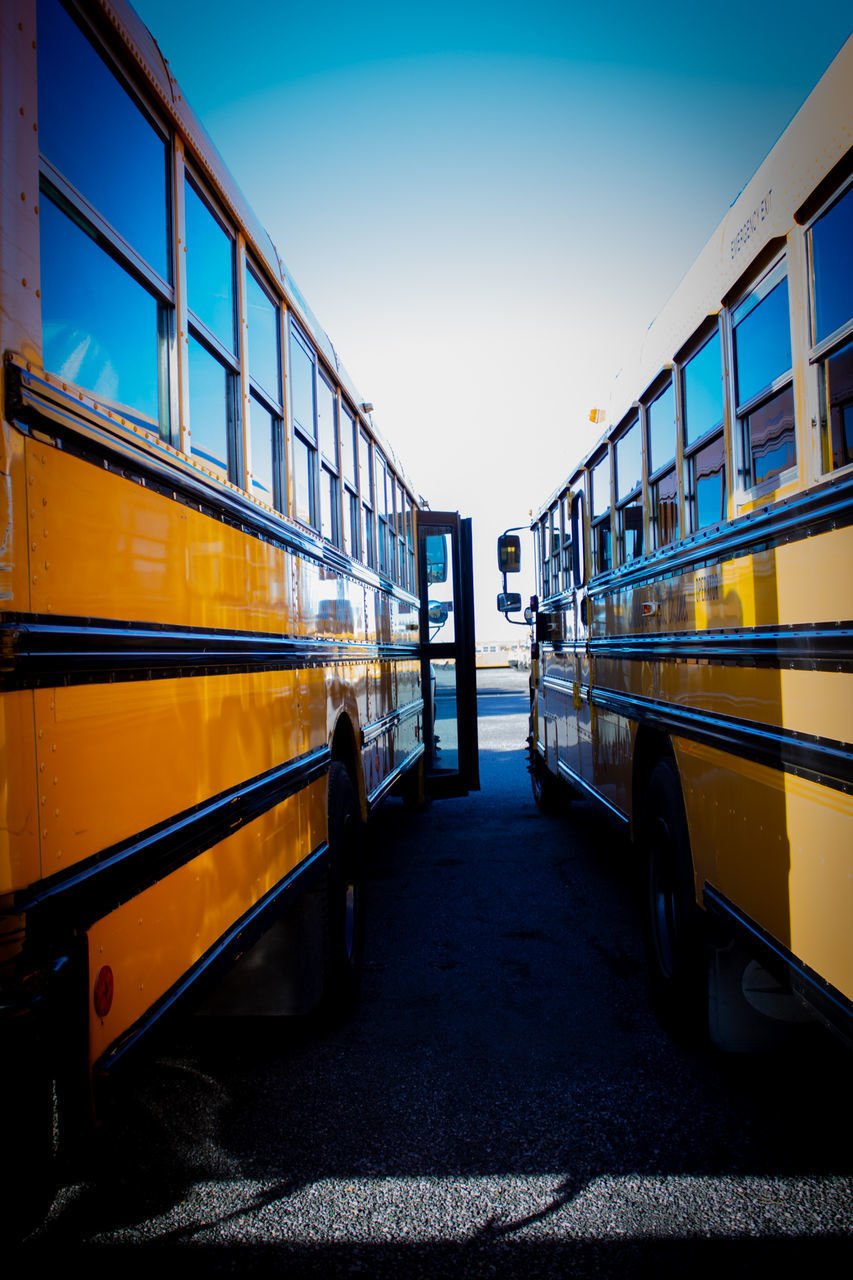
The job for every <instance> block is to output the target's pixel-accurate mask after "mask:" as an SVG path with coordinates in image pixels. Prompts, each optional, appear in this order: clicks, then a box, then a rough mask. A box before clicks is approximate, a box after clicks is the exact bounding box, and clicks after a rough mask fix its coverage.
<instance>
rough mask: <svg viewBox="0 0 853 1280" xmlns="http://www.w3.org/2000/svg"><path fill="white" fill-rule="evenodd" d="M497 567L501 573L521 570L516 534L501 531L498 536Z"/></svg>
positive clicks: (518, 542) (519, 541)
mask: <svg viewBox="0 0 853 1280" xmlns="http://www.w3.org/2000/svg"><path fill="white" fill-rule="evenodd" d="M498 569H499V570H500V572H501V573H520V572H521V538H519V536H518V535H517V534H515V533H502V534H501V536H500V537H499V538H498ZM520 607H521V606H519V608H520Z"/></svg>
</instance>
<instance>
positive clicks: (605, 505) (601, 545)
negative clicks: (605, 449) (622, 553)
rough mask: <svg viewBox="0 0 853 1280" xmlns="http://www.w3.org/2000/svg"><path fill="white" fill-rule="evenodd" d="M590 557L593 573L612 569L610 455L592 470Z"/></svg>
mask: <svg viewBox="0 0 853 1280" xmlns="http://www.w3.org/2000/svg"><path fill="white" fill-rule="evenodd" d="M590 474H591V487H592V512H591V520H592V555H593V572H594V573H606V572H607V570H608V569H612V568H613V552H612V549H611V545H610V455H609V454H605V455H604V457H603V458H601V460H600V461H599V462H597V463H596V464H595V465H594V467H593V468H592V472H591V473H590Z"/></svg>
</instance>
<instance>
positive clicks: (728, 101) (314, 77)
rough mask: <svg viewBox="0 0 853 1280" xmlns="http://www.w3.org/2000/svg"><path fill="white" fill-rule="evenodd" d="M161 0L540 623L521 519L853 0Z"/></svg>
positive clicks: (270, 216)
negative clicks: (514, 555) (580, 0)
mask: <svg viewBox="0 0 853 1280" xmlns="http://www.w3.org/2000/svg"><path fill="white" fill-rule="evenodd" d="M135 7H136V9H137V11H138V12H139V14H140V16H141V17H142V19H143V20H144V21H145V22H146V23H147V25H148V26H149V28H150V29H151V31H152V33H153V34H154V36H155V37H156V38H157V40H158V42H159V44H160V47H161V49H162V51H163V53H164V54H165V56H166V57H167V58H168V60H169V62H170V64H171V67H172V71H173V73H174V75H175V76H176V78H177V80H178V82H179V84H180V85H181V88H182V89H183V91H184V93H185V95H186V97H187V99H188V100H189V102H190V103H191V104H192V106H193V108H194V110H195V111H196V113H197V114H198V115H199V116H200V118H201V119H202V121H203V123H204V125H205V127H206V128H207V130H208V132H209V133H210V134H211V136H212V138H213V140H214V142H215V143H216V145H217V147H218V148H219V150H220V152H221V153H222V155H223V157H224V159H225V161H226V163H227V164H228V166H229V168H230V169H231V171H232V173H233V174H234V176H235V178H236V179H237V181H238V183H239V184H240V186H241V187H242V189H243V191H244V193H245V195H246V197H247V199H248V201H249V203H250V204H251V205H252V207H253V208H254V210H255V212H256V213H257V215H258V216H259V218H260V220H261V221H262V222H263V223H264V225H265V226H266V227H267V229H268V230H269V232H270V235H271V236H272V238H273V240H274V241H275V243H276V246H277V248H278V250H279V252H280V254H281V256H282V258H283V259H284V261H285V262H286V263H287V265H288V269H289V270H290V272H291V274H292V275H293V278H294V279H295V280H296V282H297V284H298V286H299V288H300V289H301V290H302V292H303V293H304V295H305V297H306V298H307V299H308V302H309V303H310V305H311V307H312V309H313V311H314V313H315V315H316V316H317V317H318V319H319V320H320V322H321V324H323V326H324V327H325V328H326V329H327V331H328V333H329V336H330V337H331V339H332V341H333V342H334V344H335V347H336V349H337V351H338V353H339V355H340V357H341V359H342V360H343V362H344V364H345V365H346V367H347V370H348V371H349V373H350V375H351V377H352V379H353V381H354V382H355V385H356V386H357V387H358V389H359V391H360V393H361V394H362V396H363V397H364V398H365V399H367V400H370V401H372V403H373V404H374V405H375V406H376V413H375V421H376V423H377V426H378V427H379V428H380V430H381V431H382V433H383V434H384V436H385V437H386V438H387V439H388V441H389V443H390V444H391V445H392V446H393V447H394V449H395V450H396V452H397V455H398V456H399V458H400V459H401V461H402V463H403V466H404V468H405V470H406V473H407V475H408V476H409V478H410V479H411V481H412V483H413V485H414V487H415V489H416V491H417V492H419V493H421V494H423V496H424V497H425V498H426V499H427V500H428V501H429V503H430V505H431V506H432V507H433V508H445V507H447V508H451V509H456V508H458V509H459V510H461V511H462V513H463V514H465V515H471V516H473V517H474V522H475V523H474V538H475V558H476V576H477V593H476V596H477V598H476V607H477V634H478V638H480V639H484V640H488V639H496V638H501V637H503V636H508V637H510V638H512V639H516V638H518V637H523V636H524V632H523V631H521V630H519V629H517V628H515V629H513V628H509V627H507V626H506V625H505V624H503V623H502V621H501V619H500V617H499V615H497V614H496V612H495V607H494V599H495V595H496V593H497V591H498V590H499V588H500V579H499V577H498V573H497V569H496V566H495V551H494V547H495V539H496V538H497V535H498V533H499V532H500V531H501V530H502V529H503V528H505V527H507V526H509V525H517V524H523V523H526V521H527V517H528V512H529V510H530V509H531V508H533V509H536V508H537V507H538V506H539V505H540V503H542V502H543V501H544V500H545V499H546V498H547V497H548V495H549V494H550V493H551V492H552V491H553V490H554V489H555V488H556V487H557V485H558V484H559V483H560V482H561V481H562V480H563V479H564V478H565V476H566V475H567V474H568V472H569V470H570V469H571V468H572V466H573V465H574V464H575V463H576V462H577V461H578V460H579V458H580V457H581V456H582V455H583V454H584V453H586V452H587V450H588V449H589V448H590V447H591V445H592V444H593V443H594V440H595V439H596V437H597V435H598V434H599V433H600V431H601V428H600V427H594V426H593V425H592V424H591V423H590V422H589V411H590V409H591V408H593V407H594V406H596V405H605V404H606V403H607V401H608V397H609V391H610V387H611V385H612V382H613V379H614V377H615V375H616V374H617V373H618V371H619V369H620V367H621V366H622V364H623V362H625V361H627V359H628V353H629V352H630V349H631V347H632V345H633V346H636V344H637V342H638V341H639V339H640V337H641V336H642V333H643V332H644V331H645V329H646V328H647V327H648V325H649V323H650V322H651V321H652V319H653V318H654V316H655V315H656V314H657V312H658V311H659V310H660V309H661V307H662V306H663V304H664V303H665V302H666V300H667V298H668V297H669V295H670V294H671V293H672V291H673V289H674V288H675V287H676V285H677V284H678V282H679V280H680V279H681V277H682V276H683V275H684V273H685V272H686V271H687V269H688V268H689V266H690V264H691V262H692V261H693V259H694V258H695V257H696V255H697V254H698V252H699V250H700V249H701V248H702V246H703V245H704V243H705V242H706V240H707V239H708V237H709V236H710V235H711V233H712V232H713V230H714V229H715V227H716V226H717V224H718V223H719V222H720V220H721V219H722V217H723V215H724V214H725V212H726V210H727V209H728V207H729V205H730V204H731V203H732V201H733V200H734V199H735V197H736V196H737V194H738V192H739V191H740V190H741V189H742V188H743V186H745V184H746V182H747V181H748V179H749V178H750V177H751V175H752V174H753V172H754V171H755V169H756V168H757V167H758V165H759V164H760V163H761V161H762V159H763V158H764V156H765V155H766V154H767V152H768V151H769V150H770V148H771V147H772V145H773V143H774V142H775V141H776V139H777V138H778V137H779V135H780V133H781V132H782V131H783V130H784V128H785V126H786V125H787V124H788V122H789V120H790V119H791V117H792V116H793V115H794V114H795V112H796V111H797V109H798V108H799V107H800V105H801V104H802V102H803V100H804V99H805V98H806V97H807V95H808V93H809V91H810V89H811V88H812V86H813V85H814V83H815V82H816V81H817V80H818V79H819V77H820V76H821V74H822V73H823V71H824V70H825V69H826V67H827V66H828V65H829V63H830V62H831V61H832V59H833V57H834V56H835V54H836V53H837V52H838V50H839V49H840V48H841V46H842V44H843V43H844V41H845V40H846V39H847V37H848V36H849V35H850V33H851V29H853V18H851V6H850V3H849V0H845V2H841V0H819V3H817V4H815V5H813V6H810V7H809V9H808V11H807V13H806V11H804V9H803V6H802V3H801V2H798V3H794V2H793V0H773V2H772V3H769V2H768V0H753V3H751V4H750V5H744V4H743V3H742V2H741V0H738V2H734V0H718V2H717V3H716V4H715V5H714V6H713V8H712V9H709V8H708V7H707V6H698V5H697V6H695V7H694V6H692V5H689V4H684V3H683V0H682V2H681V3H673V2H671V0H665V2H663V3H652V4H649V5H638V4H635V3H632V4H627V3H625V2H624V0H615V2H612V3H610V4H608V5H606V6H605V5H601V4H599V5H595V4H590V3H584V4H582V5H581V4H576V3H574V2H568V0H564V2H563V3H553V2H547V3H546V2H543V0H530V2H529V3H528V4H527V5H525V6H521V5H518V4H517V3H507V2H506V0H492V3H468V4H465V3H457V4H452V3H446V2H445V0H439V2H437V3H430V4H429V5H426V4H421V3H409V4H405V5H403V4H386V3H369V2H367V3H360V4H357V5H356V4H352V3H351V4H344V3H341V2H340V0H329V2H328V3H324V4H323V5H306V4H304V3H299V4H296V3H291V2H290V0H284V2H282V3H276V2H275V0H246V3H244V4H243V5H242V6H237V7H235V6H234V4H233V2H229V3H227V4H226V3H224V0H179V3H175V0H136V5H135ZM694 12H695V15H696V16H695V17H694V16H693V15H694ZM235 13H239V14H240V21H235ZM524 552H525V554H526V557H527V562H528V564H527V567H529V560H530V546H529V543H528V544H526V545H525V547H524ZM510 585H511V587H519V586H520V587H521V589H522V590H524V591H526V592H527V591H529V590H530V589H531V588H530V586H529V583H528V582H527V581H526V580H524V581H522V582H520V583H519V582H518V581H515V582H511V583H510Z"/></svg>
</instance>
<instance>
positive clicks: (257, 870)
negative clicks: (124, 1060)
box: [89, 779, 326, 1061]
mask: <svg viewBox="0 0 853 1280" xmlns="http://www.w3.org/2000/svg"><path fill="white" fill-rule="evenodd" d="M325 787H326V783H325V779H321V780H320V781H318V782H316V783H314V784H312V786H311V787H310V788H309V789H308V790H309V791H310V793H311V795H312V797H314V796H316V797H318V799H316V800H315V801H312V806H313V807H312V810H311V813H312V825H311V827H310V829H309V827H308V825H307V824H304V825H305V830H304V832H303V835H302V836H301V837H300V804H301V803H302V802H301V799H300V797H299V796H292V797H291V798H290V799H288V800H285V801H284V803H283V804H280V805H278V806H277V807H276V808H275V809H271V810H270V811H269V812H268V813H266V814H264V815H263V816H262V817H260V818H258V819H257V821H255V822H252V823H250V824H249V825H248V826H246V827H243V828H241V829H240V830H239V831H236V832H235V833H234V835H232V836H229V837H228V839H227V840H223V841H222V843H221V844H218V845H216V846H215V847H214V848H212V849H208V850H206V851H205V852H204V853H202V854H200V855H199V856H198V857H197V858H195V859H194V860H193V861H192V862H188V863H186V864H185V865H184V866H182V867H179V868H178V870H177V871H174V872H173V873H172V874H171V875H170V876H167V877H166V878H165V879H163V880H161V881H160V882H159V883H158V884H155V885H152V886H151V888H149V889H146V890H145V891H144V892H143V893H141V894H139V895H138V896H137V897H135V898H134V899H133V900H132V901H130V902H127V903H125V904H124V905H123V906H120V907H119V908H118V909H117V910H116V911H113V912H112V913H111V914H110V915H108V916H106V917H104V919H102V920H99V921H98V922H97V923H96V924H95V925H93V926H92V928H91V929H90V930H89V970H90V973H89V977H90V983H89V990H90V993H91V991H92V990H93V987H94V982H95V978H96V976H97V973H98V970H99V969H100V968H101V966H102V965H109V966H110V968H111V969H112V971H113V976H114V980H115V997H114V1002H113V1006H112V1009H111V1011H110V1013H109V1014H108V1015H107V1016H106V1018H100V1019H99V1018H98V1017H96V1015H95V1013H94V1010H93V1011H92V1016H91V1021H90V1028H91V1031H90V1035H91V1039H90V1049H91V1059H92V1061H95V1060H96V1059H97V1058H98V1057H100V1055H101V1054H102V1053H104V1051H105V1050H106V1049H107V1048H109V1046H110V1044H112V1042H113V1041H114V1040H116V1039H117V1038H118V1037H119V1036H120V1035H121V1034H122V1033H123V1032H124V1031H126V1030H127V1029H128V1027H130V1026H132V1025H133V1023H134V1022H136V1021H137V1020H138V1019H139V1018H141V1017H142V1015H143V1014H144V1013H145V1012H146V1011H147V1010H148V1009H149V1008H150V1007H151V1005H153V1004H154V1003H155V1002H156V1001H157V1000H158V999H160V998H161V997H162V996H163V995H164V994H165V992H167V991H168V990H169V989H170V988H171V987H172V986H173V985H174V983H175V982H177V981H178V980H179V979H180V978H181V977H182V975H183V974H184V973H185V972H186V971H187V970H188V969H189V968H190V967H191V966H192V965H193V964H194V963H196V961H198V960H199V959H200V957H201V956H203V955H204V954H205V952H206V951H208V950H209V948H210V947H212V946H213V945H214V944H215V943H216V942H217V941H218V939H219V938H220V937H221V936H222V935H223V934H224V933H225V932H226V931H227V929H228V928H229V927H230V926H231V925H233V924H234V923H235V922H236V921H237V920H239V919H240V917H241V916H242V915H243V914H244V913H245V912H246V911H248V910H249V909H250V908H251V907H252V906H253V905H254V903H256V902H257V901H258V900H259V899H260V898H262V897H263V895H264V894H265V893H267V892H269V891H270V890H271V889H273V888H274V887H275V885H276V884H278V882H279V881H280V880H281V879H282V878H283V877H284V876H285V875H287V873H288V871H290V870H291V869H292V868H293V867H294V866H296V865H297V864H298V863H299V862H300V861H301V860H302V859H303V858H304V857H305V856H306V855H307V854H308V853H309V852H310V848H311V847H314V846H309V843H308V841H307V840H306V836H311V835H318V838H317V839H316V842H315V843H316V844H319V843H321V841H322V839H323V838H324V834H325V816H323V818H322V820H318V819H317V816H316V815H317V813H318V812H322V813H323V815H325ZM318 833H319V834H318Z"/></svg>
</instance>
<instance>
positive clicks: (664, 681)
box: [658, 662, 853, 742]
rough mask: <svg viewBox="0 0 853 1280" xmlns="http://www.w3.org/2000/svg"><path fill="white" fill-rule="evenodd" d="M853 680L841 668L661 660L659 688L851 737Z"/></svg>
mask: <svg viewBox="0 0 853 1280" xmlns="http://www.w3.org/2000/svg"><path fill="white" fill-rule="evenodd" d="M851 686H853V681H851V679H850V675H849V674H847V673H844V672H839V671H803V670H800V669H797V670H793V671H791V670H779V669H778V668H772V667H734V666H725V665H716V664H702V663H694V662H679V663H673V662H670V663H661V664H660V668H659V672H658V694H659V696H660V697H662V698H664V699H665V700H666V701H667V702H672V703H674V704H675V705H677V706H682V707H694V708H698V709H700V710H702V711H710V712H713V713H715V714H718V715H726V716H736V717H738V718H739V719H743V720H752V721H754V722H755V723H757V724H767V725H772V726H775V727H779V728H786V729H794V730H796V731H797V732H798V733H807V734H814V735H816V736H817V737H822V738H833V739H835V740H836V741H838V742H846V741H848V740H849V739H850V736H851V726H853V687H851Z"/></svg>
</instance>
